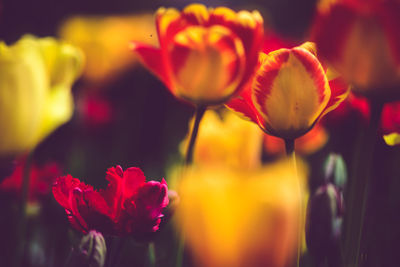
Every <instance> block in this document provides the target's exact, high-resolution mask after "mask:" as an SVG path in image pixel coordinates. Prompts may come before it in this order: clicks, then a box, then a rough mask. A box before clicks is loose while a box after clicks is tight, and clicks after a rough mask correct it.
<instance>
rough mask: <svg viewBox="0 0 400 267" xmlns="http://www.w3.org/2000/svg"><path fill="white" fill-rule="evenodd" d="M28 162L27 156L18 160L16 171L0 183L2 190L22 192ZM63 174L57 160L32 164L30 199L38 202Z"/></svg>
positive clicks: (31, 201) (32, 201)
mask: <svg viewBox="0 0 400 267" xmlns="http://www.w3.org/2000/svg"><path fill="white" fill-rule="evenodd" d="M25 164H26V157H23V158H21V159H19V160H18V161H17V165H16V167H15V169H14V172H13V173H12V174H11V175H10V176H8V177H7V178H5V179H4V180H3V182H2V183H1V184H0V190H1V191H9V192H15V193H17V194H21V190H22V181H23V173H24V169H25ZM60 175H61V169H60V166H59V165H58V164H57V163H55V162H49V163H47V164H45V165H44V166H37V165H36V164H32V165H31V167H30V174H29V191H28V201H29V202H30V203H34V202H36V201H37V200H38V199H39V198H40V197H41V196H45V195H47V194H48V193H49V192H50V189H51V185H52V184H53V182H54V181H55V180H56V178H57V177H58V176H60Z"/></svg>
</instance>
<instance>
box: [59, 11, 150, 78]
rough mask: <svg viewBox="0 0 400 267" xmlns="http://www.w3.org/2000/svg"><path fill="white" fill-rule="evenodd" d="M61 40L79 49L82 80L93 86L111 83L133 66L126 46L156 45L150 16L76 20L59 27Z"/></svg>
mask: <svg viewBox="0 0 400 267" xmlns="http://www.w3.org/2000/svg"><path fill="white" fill-rule="evenodd" d="M59 34H60V36H61V38H62V39H64V40H66V41H68V42H69V43H71V44H73V45H75V46H77V47H79V48H81V49H82V51H83V53H84V54H85V58H86V67H85V69H84V72H83V78H84V79H85V80H86V81H88V82H90V83H92V84H95V85H96V86H101V85H104V84H105V83H107V82H110V81H112V80H113V79H115V78H116V77H117V76H118V75H120V74H121V73H123V72H124V71H126V70H127V69H129V68H130V67H132V66H134V65H135V64H136V63H137V57H135V56H132V53H131V52H130V50H129V42H130V41H132V40H138V41H141V42H146V43H149V44H151V45H156V44H157V43H158V40H157V34H156V27H155V25H154V16H153V14H146V13H144V14H135V15H126V16H76V17H71V18H69V19H67V20H66V21H65V22H64V23H63V24H62V25H61V27H60V29H59Z"/></svg>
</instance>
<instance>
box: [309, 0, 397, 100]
mask: <svg viewBox="0 0 400 267" xmlns="http://www.w3.org/2000/svg"><path fill="white" fill-rule="evenodd" d="M399 14H400V2H399V1H398V0H387V1H381V0H369V1H361V0H341V1H340V0H337V1H320V4H319V8H318V14H317V16H316V19H315V21H314V27H313V29H312V36H313V37H312V39H313V40H314V41H315V42H316V43H317V47H318V52H319V53H320V54H321V56H322V57H323V58H325V59H327V60H328V61H329V62H330V63H331V64H332V65H333V66H334V67H335V68H336V69H337V70H338V71H339V72H340V73H341V75H343V77H344V78H345V79H346V80H347V81H348V82H349V83H351V84H353V85H355V87H354V88H353V89H354V90H356V91H357V92H360V93H362V94H364V95H380V96H384V97H388V98H391V99H393V97H394V96H396V97H399V96H400V90H399V87H398V85H399V84H400V31H399V28H400V15H399Z"/></svg>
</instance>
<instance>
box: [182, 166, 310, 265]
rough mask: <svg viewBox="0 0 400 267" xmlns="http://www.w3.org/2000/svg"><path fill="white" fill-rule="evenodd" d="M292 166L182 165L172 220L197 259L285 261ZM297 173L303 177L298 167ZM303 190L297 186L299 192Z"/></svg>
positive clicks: (294, 222) (291, 234) (292, 241)
mask: <svg viewBox="0 0 400 267" xmlns="http://www.w3.org/2000/svg"><path fill="white" fill-rule="evenodd" d="M292 171H293V168H292V166H291V164H290V163H289V162H280V163H277V164H275V165H271V166H267V167H264V168H262V169H259V170H257V171H252V172H248V171H244V172H243V171H242V172H238V171H232V170H229V169H227V168H195V169H191V170H188V172H186V173H185V175H184V179H183V181H182V183H181V184H180V186H179V195H180V199H181V202H180V205H179V207H178V210H177V217H176V219H177V225H178V227H179V229H181V230H183V234H184V235H185V238H186V241H187V244H188V246H190V248H191V249H192V250H193V252H194V256H195V260H196V261H197V263H199V265H200V266H212V267H220V266H230V267H238V266H270V267H282V266H288V264H289V263H291V260H292V257H293V255H295V253H294V252H295V251H296V247H297V233H298V229H299V228H298V222H299V221H298V220H299V211H300V205H299V204H300V203H299V193H298V192H299V188H298V180H296V176H295V174H294V173H293V172H292ZM299 175H300V179H304V177H305V169H304V168H299ZM302 181H304V180H302ZM303 190H304V187H303V186H302V187H301V188H300V191H301V192H302V195H303V196H304V195H305V191H303Z"/></svg>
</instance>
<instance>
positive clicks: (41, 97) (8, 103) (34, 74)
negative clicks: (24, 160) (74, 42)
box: [0, 35, 83, 156]
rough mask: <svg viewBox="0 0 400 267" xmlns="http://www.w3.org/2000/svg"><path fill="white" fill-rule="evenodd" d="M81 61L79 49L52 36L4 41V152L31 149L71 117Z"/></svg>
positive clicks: (0, 104)
mask: <svg viewBox="0 0 400 267" xmlns="http://www.w3.org/2000/svg"><path fill="white" fill-rule="evenodd" d="M82 61H83V57H82V54H81V52H80V51H79V50H78V49H76V48H74V47H73V46H71V45H68V44H65V43H61V42H58V41H56V40H55V39H53V38H42V39H39V38H35V37H33V36H28V35H27V36H24V37H22V38H21V39H20V40H19V41H18V42H17V43H15V44H14V45H12V46H7V45H6V44H4V43H3V42H1V43H0V88H1V90H0V128H1V131H0V154H2V155H10V156H12V155H14V154H17V153H21V152H24V151H27V150H30V149H32V148H33V147H35V146H36V145H37V144H38V143H39V142H40V141H42V140H43V139H44V138H45V137H46V136H47V135H49V134H50V133H51V132H52V131H54V130H55V129H56V128H57V127H59V126H60V125H62V124H63V123H65V122H67V121H68V120H69V119H70V117H71V115H72V111H73V98H72V94H71V86H72V84H73V83H74V81H75V80H76V79H77V78H78V77H79V75H80V72H81V70H82Z"/></svg>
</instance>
